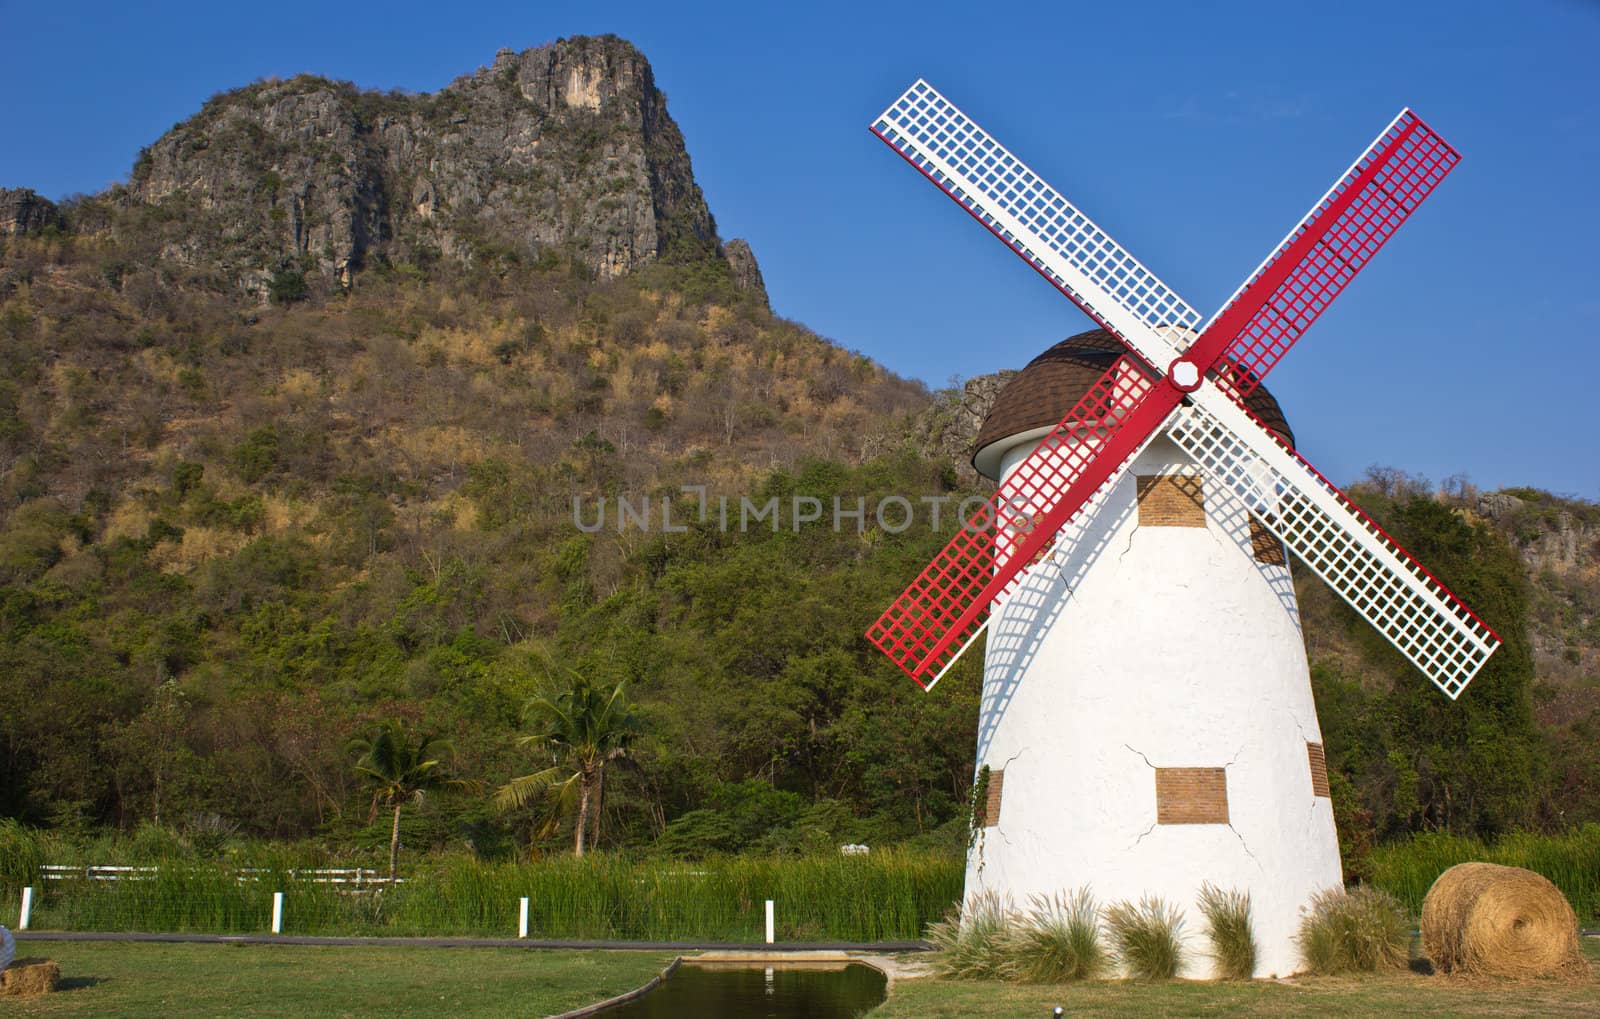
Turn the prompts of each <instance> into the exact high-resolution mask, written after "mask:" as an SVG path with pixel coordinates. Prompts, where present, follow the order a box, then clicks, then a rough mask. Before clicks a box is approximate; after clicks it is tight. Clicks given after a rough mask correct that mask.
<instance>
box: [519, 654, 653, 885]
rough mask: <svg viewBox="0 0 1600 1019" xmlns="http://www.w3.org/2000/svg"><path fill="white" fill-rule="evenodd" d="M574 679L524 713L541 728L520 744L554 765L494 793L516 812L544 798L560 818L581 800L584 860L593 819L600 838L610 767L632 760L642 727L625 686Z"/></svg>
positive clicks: (578, 837) (579, 833) (579, 851)
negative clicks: (603, 795) (602, 799)
mask: <svg viewBox="0 0 1600 1019" xmlns="http://www.w3.org/2000/svg"><path fill="white" fill-rule="evenodd" d="M569 676H570V679H571V685H570V686H569V687H568V688H567V689H566V690H562V691H561V692H560V693H558V694H556V695H555V696H553V697H551V696H542V697H534V698H532V699H531V700H529V701H528V703H527V705H526V707H525V708H524V709H523V717H525V718H527V719H528V720H530V721H531V722H533V723H534V725H535V727H536V728H535V731H534V732H532V733H530V734H529V735H527V736H524V737H522V738H521V739H519V740H517V744H518V745H519V746H525V747H532V748H533V750H534V752H535V753H536V754H538V755H540V756H541V757H543V756H545V755H548V756H549V758H550V766H549V767H547V768H544V769H542V770H540V771H536V772H534V773H533V774H531V775H520V776H518V777H517V778H513V779H512V780H511V781H509V782H507V783H506V784H505V785H503V786H501V787H500V788H499V790H497V791H496V792H495V794H494V805H495V806H496V807H498V808H500V809H501V810H515V809H518V808H521V807H523V806H526V805H527V804H528V803H529V802H531V801H532V800H533V799H534V798H535V797H537V796H541V795H542V796H545V797H547V798H548V802H549V803H550V804H551V806H553V807H554V808H555V810H556V813H555V817H556V818H557V819H559V817H560V814H561V813H564V812H565V811H567V810H570V809H572V807H573V805H574V802H575V803H576V806H577V811H578V817H577V825H576V831H575V832H574V834H573V840H572V849H573V853H574V855H577V856H582V855H583V850H584V842H585V835H586V834H587V833H588V832H589V831H590V827H589V819H590V817H591V816H592V817H593V818H594V829H593V831H594V835H593V836H592V837H591V838H590V839H589V841H590V844H591V845H592V844H593V840H594V838H597V837H598V836H599V828H600V795H601V792H602V790H603V788H604V785H605V772H606V765H607V764H610V763H611V762H612V761H615V760H619V759H621V758H625V757H627V756H628V750H629V747H630V745H631V744H632V742H633V738H634V736H636V735H638V733H639V731H640V729H641V727H642V726H641V720H640V718H639V715H638V713H637V712H635V711H634V709H633V708H632V707H631V706H630V705H629V704H628V699H627V697H626V695H625V694H624V693H623V684H621V683H618V684H617V685H616V686H614V687H610V688H604V687H596V686H594V685H593V684H592V683H590V682H589V680H588V679H586V678H584V677H583V676H580V675H578V674H577V673H576V672H570V671H569Z"/></svg>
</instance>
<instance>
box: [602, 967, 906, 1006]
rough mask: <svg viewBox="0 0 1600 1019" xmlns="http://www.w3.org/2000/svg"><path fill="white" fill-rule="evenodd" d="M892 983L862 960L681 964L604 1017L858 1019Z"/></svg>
mask: <svg viewBox="0 0 1600 1019" xmlns="http://www.w3.org/2000/svg"><path fill="white" fill-rule="evenodd" d="M887 986H888V979H887V978H886V977H885V976H884V975H883V974H882V973H881V972H879V971H878V970H876V969H873V968H872V967H871V966H864V965H862V964H861V963H859V962H853V963H849V964H848V965H841V964H839V963H831V964H828V963H823V964H811V965H807V964H804V963H801V964H795V963H787V964H779V965H774V966H765V967H763V966H758V967H755V968H750V966H749V964H748V963H741V964H739V965H738V966H737V967H734V966H727V965H721V966H712V965H700V966H697V965H692V964H690V965H683V966H679V967H678V968H677V970H675V971H674V972H673V974H672V975H671V976H670V977H668V978H667V979H666V980H664V981H662V982H661V986H660V987H658V988H656V989H655V990H653V991H651V992H650V993H649V994H646V995H645V996H644V997H642V998H638V999H635V1000H634V1001H630V1002H627V1003H626V1004H623V1005H618V1006H617V1007H616V1008H611V1009H607V1010H606V1011H605V1013H604V1014H605V1016H606V1019H746V1017H750V1019H835V1017H837V1019H854V1017H855V1016H858V1015H860V1014H861V1013H863V1012H866V1011H868V1010H869V1009H872V1008H876V1007H877V1006H878V1005H881V1004H882V1003H883V999H884V994H885V990H886V988H887Z"/></svg>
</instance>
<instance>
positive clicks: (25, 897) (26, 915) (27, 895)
mask: <svg viewBox="0 0 1600 1019" xmlns="http://www.w3.org/2000/svg"><path fill="white" fill-rule="evenodd" d="M32 918H33V886H32V885H29V886H28V887H26V888H24V889H23V890H22V915H21V916H19V917H17V930H19V931H25V930H27V929H28V921H29V920H30V919H32Z"/></svg>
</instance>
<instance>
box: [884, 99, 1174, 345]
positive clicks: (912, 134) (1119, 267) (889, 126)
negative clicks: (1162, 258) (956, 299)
mask: <svg viewBox="0 0 1600 1019" xmlns="http://www.w3.org/2000/svg"><path fill="white" fill-rule="evenodd" d="M872 133H873V134H875V135H877V136H878V137H879V138H880V139H882V140H883V141H884V142H885V143H886V144H887V145H888V146H889V147H890V148H892V149H894V151H895V152H897V153H899V154H900V155H901V156H902V157H903V158H904V159H905V160H906V161H907V162H909V163H910V164H911V165H912V166H914V167H916V168H917V169H918V170H920V171H921V172H922V174H923V175H924V176H926V177H927V178H928V179H929V180H931V181H932V182H933V183H934V184H935V185H936V186H938V188H939V189H940V190H942V191H943V192H944V193H945V194H947V195H949V196H950V197H951V198H952V199H954V200H955V202H956V204H958V205H960V206H961V207H962V208H963V209H965V210H966V211H967V212H968V213H970V214H971V215H972V217H973V218H974V219H976V220H977V221H978V222H980V223H982V224H983V225H984V226H985V227H986V228H988V230H989V231H990V232H991V233H993V234H994V235H995V236H996V237H998V238H1000V240H1002V241H1004V242H1005V244H1006V246H1008V247H1009V248H1011V250H1012V251H1015V252H1016V253H1017V254H1018V255H1020V256H1021V257H1022V259H1023V261H1025V262H1027V263H1028V264H1029V265H1031V266H1033V267H1034V269H1036V270H1038V272H1039V273H1040V275H1042V276H1044V278H1045V279H1046V280H1048V281H1049V282H1050V283H1051V285H1053V286H1054V287H1056V289H1058V290H1060V291H1061V292H1062V293H1063V294H1065V295H1067V297H1068V298H1070V299H1071V300H1072V302H1073V303H1074V304H1076V305H1077V306H1078V307H1080V308H1082V309H1083V310H1084V312H1085V313H1087V314H1088V315H1089V317H1090V318H1092V319H1094V320H1095V321H1096V322H1098V323H1100V325H1102V326H1104V327H1105V328H1106V329H1107V330H1109V331H1110V332H1111V333H1112V334H1113V335H1115V336H1117V337H1119V338H1121V339H1122V340H1123V341H1124V342H1126V343H1128V344H1129V345H1130V346H1131V347H1133V349H1134V350H1135V351H1136V352H1137V353H1138V354H1139V355H1140V356H1141V357H1143V358H1144V359H1145V361H1146V362H1148V363H1149V364H1151V365H1152V366H1155V367H1158V368H1162V369H1165V368H1166V366H1167V364H1168V363H1169V362H1171V360H1172V358H1173V357H1174V356H1175V355H1176V354H1178V353H1180V352H1181V351H1182V349H1183V347H1184V346H1185V345H1186V344H1187V342H1188V340H1189V338H1190V337H1191V335H1192V331H1193V330H1194V329H1195V328H1196V327H1198V326H1199V324H1200V313H1199V312H1197V311H1195V310H1194V309H1193V308H1191V307H1190V306H1189V305H1188V304H1186V303H1185V302H1184V300H1183V299H1182V298H1181V297H1179V296H1178V295H1177V294H1176V293H1174V292H1173V290H1172V288H1170V287H1168V286H1167V285H1166V284H1165V283H1163V282H1161V280H1160V279H1158V278H1157V277H1156V275H1155V273H1153V272H1151V271H1150V270H1149V269H1147V268H1145V267H1144V265H1142V264H1141V263H1140V262H1139V260H1138V259H1136V258H1134V257H1133V256H1132V255H1130V254H1129V253H1128V252H1127V251H1126V250H1124V249H1123V247H1122V246H1121V245H1120V244H1118V243H1117V242H1116V241H1114V240H1112V239H1111V237H1110V236H1108V235H1107V234H1106V232H1105V231H1104V230H1102V229H1100V228H1099V227H1098V226H1096V225H1095V223H1094V221H1093V220H1091V219H1090V218H1089V217H1088V216H1086V215H1084V214H1083V212H1082V210H1080V209H1079V208H1078V207H1077V206H1075V205H1073V204H1072V203H1071V202H1069V201H1067V199H1066V198H1064V197H1062V195H1061V194H1060V193H1059V192H1058V191H1056V190H1055V189H1054V188H1052V187H1050V185H1049V184H1047V183H1045V181H1044V179H1043V178H1041V177H1040V176H1039V175H1038V174H1036V173H1034V172H1033V171H1032V170H1030V169H1028V167H1027V166H1026V165H1025V164H1024V163H1023V162H1022V160H1020V159H1018V158H1017V157H1016V156H1013V155H1012V154H1011V153H1010V152H1009V151H1007V150H1006V148H1005V146H1003V145H1001V144H1000V143H999V142H997V141H995V140H994V138H993V137H991V136H990V135H989V134H988V133H987V132H986V131H984V130H983V128H981V127H979V126H978V125H977V124H976V123H975V122H974V121H973V120H972V118H970V117H968V116H967V115H966V114H964V113H962V112H961V111H960V110H959V109H957V108H956V107H955V106H954V105H952V104H951V103H950V101H949V100H948V99H946V98H945V97H944V96H942V95H940V94H939V93H938V92H937V91H936V90H935V89H934V88H933V86H931V85H929V84H928V83H927V82H926V81H923V80H922V79H920V78H919V79H918V80H917V82H916V83H915V84H914V85H912V86H911V87H910V88H909V89H907V90H906V91H905V93H904V94H903V95H901V96H900V98H899V99H896V100H895V101H894V102H893V103H891V104H890V106H889V108H888V109H887V110H885V111H884V112H883V114H882V116H880V117H879V118H878V119H877V120H875V121H873V124H872ZM1151 334H1156V335H1157V336H1158V337H1160V340H1159V342H1157V341H1153V340H1150V339H1147V338H1146V337H1148V336H1150V335H1151Z"/></svg>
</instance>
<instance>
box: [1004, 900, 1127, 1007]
mask: <svg viewBox="0 0 1600 1019" xmlns="http://www.w3.org/2000/svg"><path fill="white" fill-rule="evenodd" d="M1003 941H1004V944H1003V946H1002V949H1003V952H1004V955H1005V958H1006V962H1005V966H1004V971H1005V974H1006V976H1008V977H1010V978H1011V979H1013V980H1019V981H1022V982H1024V983H1035V984H1059V983H1066V982H1067V981H1071V980H1092V979H1094V978H1095V977H1098V976H1101V975H1102V974H1103V973H1104V972H1105V970H1106V968H1107V966H1108V964H1109V963H1110V957H1109V955H1108V953H1107V952H1106V949H1105V945H1104V944H1102V943H1101V941H1100V923H1099V910H1098V909H1096V907H1095V903H1094V898H1093V897H1092V896H1090V894H1089V889H1087V888H1081V889H1079V890H1078V891H1076V892H1073V893H1072V894H1070V895H1068V894H1057V895H1050V896H1045V895H1035V896H1034V897H1033V898H1032V899H1031V900H1030V901H1029V909H1028V912H1027V913H1026V914H1024V915H1023V916H1021V917H1017V918H1016V920H1015V922H1014V923H1013V924H1012V926H1011V927H1010V929H1009V930H1008V931H1007V933H1006V934H1005V936H1004V939H1003Z"/></svg>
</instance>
